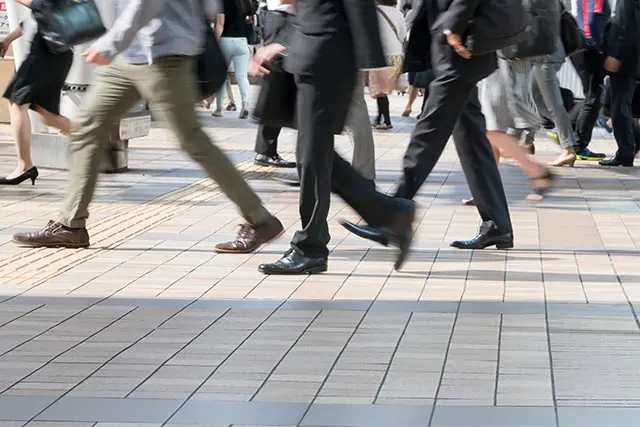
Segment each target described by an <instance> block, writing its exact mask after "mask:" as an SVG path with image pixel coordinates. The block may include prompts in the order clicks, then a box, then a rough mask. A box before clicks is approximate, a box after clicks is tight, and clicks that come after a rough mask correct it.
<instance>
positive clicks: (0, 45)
mask: <svg viewBox="0 0 640 427" xmlns="http://www.w3.org/2000/svg"><path fill="white" fill-rule="evenodd" d="M20 37H22V27H18V28H16V29H15V30H13V31H12V32H11V33H9V35H8V36H7V37H6V38H5V39H4V40H2V42H0V58H4V56H5V55H6V54H7V51H8V50H9V46H11V43H13V42H14V41H16V40H18V39H19V38H20Z"/></svg>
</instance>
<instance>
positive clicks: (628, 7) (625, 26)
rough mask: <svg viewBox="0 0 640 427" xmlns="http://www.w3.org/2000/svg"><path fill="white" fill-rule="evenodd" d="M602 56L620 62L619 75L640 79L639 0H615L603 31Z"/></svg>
mask: <svg viewBox="0 0 640 427" xmlns="http://www.w3.org/2000/svg"><path fill="white" fill-rule="evenodd" d="M604 54H605V55H606V56H612V57H614V58H616V59H619V60H620V61H622V69H621V70H620V73H621V74H626V75H630V76H638V77H640V0H617V1H616V8H615V12H614V14H613V16H612V17H611V20H610V21H609V23H608V24H607V29H606V31H605V45H604Z"/></svg>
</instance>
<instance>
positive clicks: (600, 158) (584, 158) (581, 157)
mask: <svg viewBox="0 0 640 427" xmlns="http://www.w3.org/2000/svg"><path fill="white" fill-rule="evenodd" d="M604 159H606V157H584V156H576V160H585V161H587V162H599V161H600V160H604Z"/></svg>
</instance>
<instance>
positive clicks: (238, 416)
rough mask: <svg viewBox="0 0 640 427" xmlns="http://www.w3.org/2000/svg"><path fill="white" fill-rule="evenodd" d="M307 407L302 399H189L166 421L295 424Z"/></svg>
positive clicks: (179, 422)
mask: <svg viewBox="0 0 640 427" xmlns="http://www.w3.org/2000/svg"><path fill="white" fill-rule="evenodd" d="M308 407H309V405H308V404H305V403H267V402H219V401H218V402H216V401H211V400H203V399H198V398H194V399H191V400H189V401H188V402H187V403H186V404H185V405H184V406H183V407H182V408H181V409H180V410H179V411H178V412H177V413H176V414H175V415H174V416H173V417H172V418H171V420H169V424H240V425H261V426H293V425H298V424H299V423H300V420H301V419H302V417H303V416H304V413H305V411H306V410H307V408H308Z"/></svg>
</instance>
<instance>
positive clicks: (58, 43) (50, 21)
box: [33, 0, 107, 53]
mask: <svg viewBox="0 0 640 427" xmlns="http://www.w3.org/2000/svg"><path fill="white" fill-rule="evenodd" d="M33 15H34V17H35V19H36V22H37V23H38V30H39V31H40V33H41V34H42V37H43V38H44V40H45V42H46V43H47V46H48V47H49V50H51V52H53V53H64V52H67V51H69V49H71V48H72V47H73V46H76V45H79V44H83V43H87V42H90V41H92V40H95V39H97V38H99V37H100V36H102V35H103V34H104V33H106V32H107V29H106V28H105V26H104V24H103V23H102V17H101V16H100V11H99V10H98V6H96V3H95V2H94V0H55V1H52V0H45V1H43V2H42V8H40V9H35V8H34V10H33Z"/></svg>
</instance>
